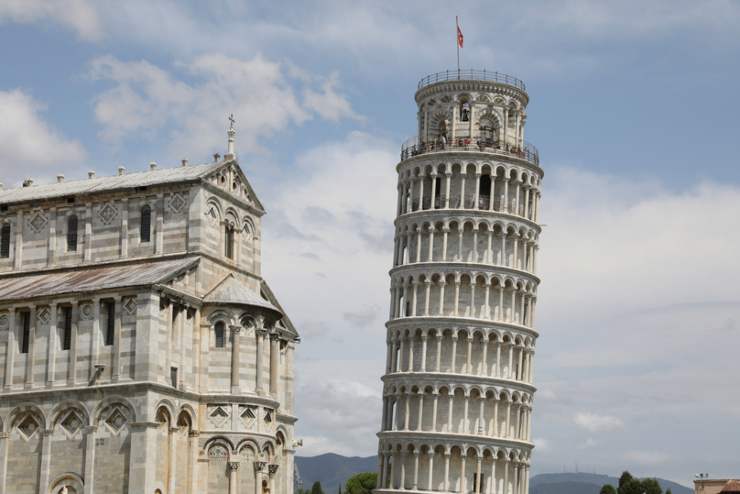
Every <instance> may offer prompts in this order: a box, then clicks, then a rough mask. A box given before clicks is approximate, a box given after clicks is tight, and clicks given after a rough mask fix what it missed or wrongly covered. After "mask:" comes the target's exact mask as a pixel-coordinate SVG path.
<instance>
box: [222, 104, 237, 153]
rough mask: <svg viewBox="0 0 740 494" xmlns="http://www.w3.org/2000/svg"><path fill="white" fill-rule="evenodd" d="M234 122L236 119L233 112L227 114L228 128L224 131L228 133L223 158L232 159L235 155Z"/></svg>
mask: <svg viewBox="0 0 740 494" xmlns="http://www.w3.org/2000/svg"><path fill="white" fill-rule="evenodd" d="M235 123H236V119H235V118H234V114H233V113H231V114H230V115H229V130H228V131H227V132H226V133H227V134H228V135H229V144H228V148H227V151H226V156H224V158H227V159H234V157H236V154H235V152H234V137H235V136H236V129H235V128H234V124H235Z"/></svg>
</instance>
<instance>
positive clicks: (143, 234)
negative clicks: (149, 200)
mask: <svg viewBox="0 0 740 494" xmlns="http://www.w3.org/2000/svg"><path fill="white" fill-rule="evenodd" d="M151 239H152V208H150V207H149V205H148V204H147V205H145V206H143V207H142V208H141V216H140V218H139V241H140V242H141V243H145V242H150V241H151Z"/></svg>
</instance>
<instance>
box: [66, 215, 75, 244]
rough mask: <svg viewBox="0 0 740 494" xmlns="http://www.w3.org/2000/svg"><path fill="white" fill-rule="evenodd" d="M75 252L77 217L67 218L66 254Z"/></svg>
mask: <svg viewBox="0 0 740 494" xmlns="http://www.w3.org/2000/svg"><path fill="white" fill-rule="evenodd" d="M76 250H77V215H76V214H73V215H72V216H70V217H69V218H67V252H75V251H76Z"/></svg>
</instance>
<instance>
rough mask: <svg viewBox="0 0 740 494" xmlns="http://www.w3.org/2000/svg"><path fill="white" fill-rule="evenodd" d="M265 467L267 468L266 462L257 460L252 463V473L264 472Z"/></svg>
mask: <svg viewBox="0 0 740 494" xmlns="http://www.w3.org/2000/svg"><path fill="white" fill-rule="evenodd" d="M266 466H267V462H266V461H259V460H257V461H255V462H254V471H255V472H257V473H259V472H264V471H265V467H266Z"/></svg>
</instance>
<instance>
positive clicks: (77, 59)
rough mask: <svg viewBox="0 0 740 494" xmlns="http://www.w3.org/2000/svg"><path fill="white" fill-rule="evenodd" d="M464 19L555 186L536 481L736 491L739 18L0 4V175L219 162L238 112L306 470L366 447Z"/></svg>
mask: <svg viewBox="0 0 740 494" xmlns="http://www.w3.org/2000/svg"><path fill="white" fill-rule="evenodd" d="M455 15H459V16H460V18H461V25H462V30H463V32H464V35H465V47H464V49H463V51H462V54H461V65H462V66H463V67H466V68H486V69H488V70H499V71H502V72H505V73H508V74H511V75H514V76H516V77H519V78H521V79H523V80H524V81H525V82H526V84H527V89H528V92H529V95H530V99H531V101H530V104H529V107H528V119H527V128H526V137H527V140H529V141H531V142H532V143H534V144H535V146H537V147H538V148H539V150H540V155H541V161H542V166H543V169H544V171H545V179H544V190H543V191H544V194H543V202H542V210H541V212H542V217H543V223H545V225H546V226H545V227H544V232H543V234H542V237H541V238H542V241H541V248H540V258H539V262H538V264H539V270H540V273H539V274H540V276H541V278H542V280H543V282H542V285H541V286H540V288H539V290H538V314H537V322H538V330H539V331H540V334H541V336H540V338H539V340H538V344H537V354H536V358H535V360H536V372H535V381H536V385H537V387H538V389H539V391H538V393H537V395H536V398H535V411H534V418H533V434H534V437H535V442H536V445H537V447H536V450H535V453H534V459H533V473H544V472H560V471H574V470H576V469H578V470H580V471H586V472H597V473H606V474H617V473H619V472H621V471H622V470H624V469H629V470H630V471H632V472H633V473H635V474H637V475H655V476H661V477H664V478H669V479H673V480H676V481H679V482H682V483H684V484H689V483H690V481H691V479H692V478H693V475H694V473H696V472H709V473H710V474H712V475H717V476H731V475H735V476H737V475H739V474H740V471H738V466H737V462H736V460H737V458H740V441H739V440H738V434H740V392H738V389H739V384H740V358H738V357H737V349H738V347H739V346H740V323H739V321H740V294H739V293H738V285H737V281H736V280H737V279H738V278H739V277H740V256H738V248H737V246H738V245H739V242H740V214H739V213H740V163H739V162H738V158H737V156H738V154H739V153H740V138H738V130H739V129H740V124H738V121H737V115H738V114H740V91H737V87H738V83H737V81H738V80H739V79H740V64H739V63H738V60H739V59H740V37H739V36H738V35H737V33H738V32H740V3H738V2H735V1H730V0H727V1H721V0H718V1H712V0H707V1H704V2H695V1H685V0H674V1H665V2H658V1H653V2H649V1H631V0H626V1H623V2H596V1H594V2H586V1H581V0H572V1H544V0H543V1H528V2H500V1H480V2H473V1H471V2H464V3H463V2H439V1H430V0H426V1H423V2H422V1H407V2H390V1H377V2H340V1H331V0H327V1H306V2H280V3H279V4H278V3H277V2H269V1H234V0H212V1H210V2H207V3H206V2H194V1H193V2H174V1H168V0H160V1H153V0H129V1H127V2H113V1H106V0H101V1H95V2H93V1H89V0H56V1H40V0H0V61H2V66H3V67H2V70H0V182H3V183H4V184H5V186H6V187H8V186H14V185H17V184H18V183H19V182H20V181H22V180H23V179H24V178H26V177H32V178H34V179H35V181H37V182H48V181H51V180H53V179H54V177H55V175H56V174H57V173H64V174H66V176H67V177H68V178H81V177H83V176H85V174H86V172H87V171H88V170H95V171H96V172H97V173H98V175H105V174H113V173H115V169H116V167H117V166H119V165H124V166H126V167H127V169H129V170H131V171H135V170H144V169H145V168H146V167H147V163H148V162H150V161H157V162H158V163H159V164H160V166H176V165H177V164H178V163H179V161H180V160H181V159H189V160H190V162H192V163H201V162H207V161H209V160H210V159H211V158H210V157H211V155H212V154H213V153H216V152H220V153H222V154H223V152H224V151H225V148H226V136H225V129H226V126H227V120H226V118H227V115H228V114H230V113H234V115H235V117H236V121H237V124H236V125H237V129H238V134H237V153H238V156H239V159H240V163H241V166H242V168H243V169H244V170H245V172H246V174H247V176H248V177H249V179H250V181H251V182H252V184H253V186H254V187H255V188H256V190H257V193H258V195H259V197H260V199H261V201H262V202H263V203H264V205H265V207H266V209H267V212H268V214H267V215H266V216H265V218H264V223H263V225H264V232H263V272H264V275H265V277H266V279H267V280H268V282H269V283H270V284H271V286H272V288H273V289H274V291H275V292H276V293H277V295H278V297H279V298H280V300H281V302H282V304H283V306H284V307H285V308H286V310H287V311H288V313H289V315H290V317H291V319H292V320H293V321H294V323H295V324H296V326H297V327H298V330H299V331H300V332H301V335H302V343H301V344H300V347H299V349H298V352H297V362H296V372H297V410H298V415H299V419H300V421H299V423H298V430H297V435H298V436H299V437H302V438H303V439H304V446H303V448H301V449H300V450H299V454H301V455H314V454H319V453H324V452H330V451H331V452H336V453H341V454H348V455H370V454H374V453H375V451H376V450H377V439H376V437H375V434H376V432H377V431H378V429H379V425H380V411H381V405H380V392H381V383H380V379H379V378H380V375H381V373H382V372H383V370H384V363H385V328H384V323H385V320H386V318H387V314H388V303H389V279H388V270H389V268H390V267H391V261H392V244H393V241H392V239H393V226H392V221H393V215H394V212H395V211H394V208H395V201H396V197H395V196H396V186H395V183H396V177H395V171H394V170H395V165H396V163H397V162H398V152H399V146H400V144H401V143H402V142H403V141H404V140H405V139H406V138H408V137H410V136H411V135H412V134H413V133H414V129H415V127H416V109H415V103H414V99H413V96H414V91H415V89H416V84H417V82H418V80H419V79H420V78H422V77H423V76H425V75H427V74H429V73H433V72H437V71H441V70H446V69H451V68H454V66H455V44H454V43H455V30H454V22H455V21H454V18H455Z"/></svg>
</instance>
